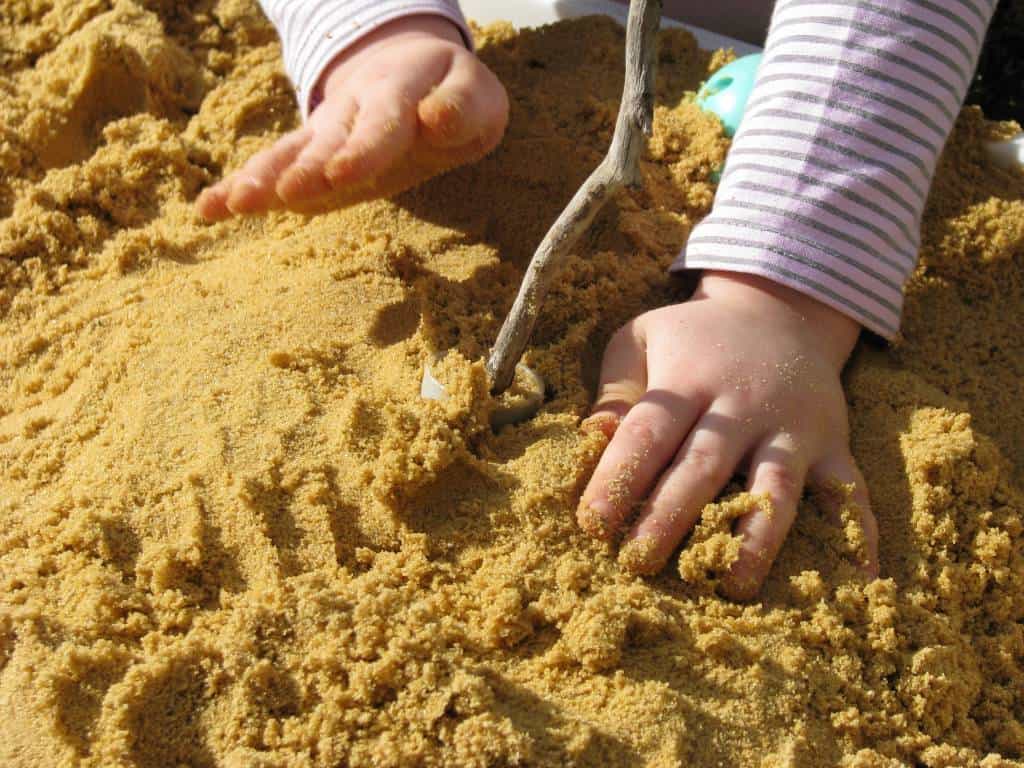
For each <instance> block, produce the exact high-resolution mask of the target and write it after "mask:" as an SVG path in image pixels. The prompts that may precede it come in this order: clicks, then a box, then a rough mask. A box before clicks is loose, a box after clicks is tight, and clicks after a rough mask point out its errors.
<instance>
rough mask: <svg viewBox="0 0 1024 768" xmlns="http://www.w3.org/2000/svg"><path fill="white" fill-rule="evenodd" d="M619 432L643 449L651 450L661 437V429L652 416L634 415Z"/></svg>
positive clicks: (624, 423) (628, 418)
mask: <svg viewBox="0 0 1024 768" xmlns="http://www.w3.org/2000/svg"><path fill="white" fill-rule="evenodd" d="M619 430H620V431H622V432H624V433H625V435H626V436H627V437H628V438H629V439H631V440H632V441H633V442H635V443H638V444H639V445H640V446H641V448H644V449H646V448H650V447H651V446H652V445H654V444H655V443H656V442H657V441H658V438H659V436H660V433H661V429H660V428H659V427H658V423H657V421H656V420H654V419H652V418H651V417H650V416H637V415H632V416H630V417H627V418H626V420H625V421H624V422H623V423H622V425H621V426H620V427H619Z"/></svg>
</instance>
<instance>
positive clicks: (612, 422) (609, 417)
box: [583, 321, 647, 438]
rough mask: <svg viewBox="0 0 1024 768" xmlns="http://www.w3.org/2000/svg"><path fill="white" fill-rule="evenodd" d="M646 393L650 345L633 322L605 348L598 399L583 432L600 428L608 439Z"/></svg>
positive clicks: (639, 327) (584, 423)
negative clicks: (648, 346)
mask: <svg viewBox="0 0 1024 768" xmlns="http://www.w3.org/2000/svg"><path fill="white" fill-rule="evenodd" d="M646 391H647V342H646V340H645V338H644V335H643V331H642V328H641V326H640V325H639V324H638V323H637V322H636V321H633V322H631V323H628V324H626V325H624V326H623V327H622V328H621V329H619V330H618V331H617V332H616V333H615V335H614V336H612V338H611V340H610V341H609V342H608V346H607V348H606V349H605V352H604V357H603V358H602V360H601V377H600V380H599V381H598V385H597V397H596V398H595V400H594V407H593V408H592V409H591V411H590V416H589V417H588V418H587V419H586V421H584V422H583V428H584V429H599V430H601V431H602V432H604V433H605V434H606V435H607V436H608V437H609V438H611V436H612V435H613V434H614V433H615V430H616V428H618V425H619V422H620V421H622V419H623V418H624V417H625V415H626V414H627V413H628V412H629V409H630V408H632V407H633V406H634V405H636V403H637V402H638V401H639V400H640V398H641V397H643V396H644V392H646Z"/></svg>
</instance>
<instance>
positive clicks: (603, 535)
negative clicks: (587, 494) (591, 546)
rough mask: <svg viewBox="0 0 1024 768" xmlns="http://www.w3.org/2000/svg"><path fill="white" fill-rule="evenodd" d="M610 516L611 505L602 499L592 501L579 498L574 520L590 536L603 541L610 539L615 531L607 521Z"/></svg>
mask: <svg viewBox="0 0 1024 768" xmlns="http://www.w3.org/2000/svg"><path fill="white" fill-rule="evenodd" d="M611 516H612V506H611V504H609V503H608V502H607V501H606V500H604V499H595V500H593V501H587V500H585V499H581V500H580V505H579V507H578V508H577V510H576V522H578V523H579V525H580V528H582V529H583V530H584V532H586V533H588V534H590V535H591V536H593V537H595V538H598V539H602V540H604V541H609V540H611V538H612V536H613V534H614V533H615V531H614V528H613V526H612V525H611V523H610V522H609V521H610V520H611Z"/></svg>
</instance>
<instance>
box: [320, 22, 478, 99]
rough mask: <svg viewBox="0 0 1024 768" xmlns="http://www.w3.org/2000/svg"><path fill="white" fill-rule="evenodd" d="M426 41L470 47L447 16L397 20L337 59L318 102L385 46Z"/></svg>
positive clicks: (327, 71)
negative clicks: (367, 58) (368, 57)
mask: <svg viewBox="0 0 1024 768" xmlns="http://www.w3.org/2000/svg"><path fill="white" fill-rule="evenodd" d="M422 39H429V40H440V41H443V42H448V43H453V44H454V45H457V46H459V47H460V48H465V47H466V42H465V39H464V38H463V36H462V30H461V29H460V28H459V26H458V25H457V24H456V23H455V22H453V21H451V20H449V19H447V18H445V17H444V16H438V15H436V14H418V15H415V16H403V17H401V18H398V19H393V20H392V21H389V22H386V23H384V24H382V25H381V26H379V27H377V28H376V29H374V30H372V31H371V32H368V33H367V34H366V35H364V36H363V37H361V38H360V39H359V40H357V41H356V42H355V43H353V44H352V45H350V46H348V47H347V48H346V49H345V50H343V51H342V52H341V53H339V54H338V55H337V56H335V57H334V59H333V60H332V61H331V63H330V64H328V65H327V68H326V69H324V71H323V74H322V75H321V76H320V80H319V81H318V82H317V85H316V87H315V88H314V90H313V94H314V96H313V99H314V102H318V101H320V100H321V99H322V98H323V95H324V94H327V93H330V92H331V91H332V90H333V89H335V88H338V87H340V86H341V84H342V83H343V82H344V81H345V80H346V78H347V77H348V76H349V74H350V73H351V72H352V70H353V69H355V68H356V67H357V66H358V65H359V64H360V63H361V62H362V61H363V60H364V59H365V58H366V56H367V55H368V54H370V53H371V52H376V51H379V50H380V49H381V48H382V47H384V46H390V45H395V44H398V43H403V42H409V41H412V40H422Z"/></svg>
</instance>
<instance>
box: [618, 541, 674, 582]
mask: <svg viewBox="0 0 1024 768" xmlns="http://www.w3.org/2000/svg"><path fill="white" fill-rule="evenodd" d="M657 549H658V542H657V541H655V540H654V539H652V538H651V537H650V536H640V537H637V538H635V539H630V540H629V541H627V542H626V543H624V544H623V545H622V546H621V547H620V548H619V557H618V562H619V566H620V567H622V568H624V569H626V570H627V571H629V572H630V573H635V574H638V575H644V576H650V575H653V574H655V573H657V572H658V571H660V570H661V569H662V567H663V566H664V563H660V562H658V561H657V560H655V559H654V555H655V552H656V551H657Z"/></svg>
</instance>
